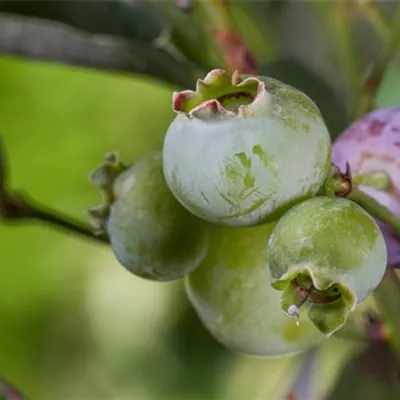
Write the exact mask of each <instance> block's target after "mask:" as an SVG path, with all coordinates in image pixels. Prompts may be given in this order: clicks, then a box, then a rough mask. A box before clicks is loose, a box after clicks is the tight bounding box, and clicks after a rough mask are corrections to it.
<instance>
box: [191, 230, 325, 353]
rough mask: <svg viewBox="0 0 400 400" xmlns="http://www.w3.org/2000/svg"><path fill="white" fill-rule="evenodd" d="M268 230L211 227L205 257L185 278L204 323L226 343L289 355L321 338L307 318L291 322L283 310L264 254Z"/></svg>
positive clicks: (235, 347)
mask: <svg viewBox="0 0 400 400" xmlns="http://www.w3.org/2000/svg"><path fill="white" fill-rule="evenodd" d="M272 228H273V225H272V224H265V225H260V226H257V227H252V228H235V229H232V228H225V227H214V228H213V229H212V230H211V232H210V246H209V249H208V252H207V255H206V257H205V259H204V260H203V261H202V263H201V265H200V266H199V267H198V268H197V269H196V270H195V271H193V272H192V273H190V274H189V275H188V276H187V277H186V278H185V283H186V291H187V294H188V297H189V299H190V302H191V303H192V305H193V307H194V309H195V310H196V312H197V314H198V316H199V318H200V319H201V321H202V322H203V324H204V326H205V327H206V328H207V329H208V330H209V331H210V333H211V334H212V335H213V336H214V337H215V338H216V339H217V340H218V341H219V342H220V343H222V344H223V345H224V346H226V347H227V348H229V349H231V350H234V351H236V352H239V353H243V354H247V355H257V356H283V355H289V354H293V353H298V352H301V351H303V350H306V349H308V348H309V347H312V346H314V345H316V344H317V343H319V342H321V341H322V340H324V338H325V335H323V334H322V333H320V332H319V331H318V329H317V328H315V326H314V325H313V324H312V322H311V321H310V320H309V319H308V317H307V316H305V315H300V317H299V319H298V320H295V319H293V318H289V317H287V316H286V315H285V314H284V313H282V311H281V308H280V292H278V291H277V290H275V289H273V288H272V287H271V285H270V281H271V275H270V273H269V270H268V262H267V255H266V253H265V243H266V241H267V240H268V237H269V235H270V233H271V231H272Z"/></svg>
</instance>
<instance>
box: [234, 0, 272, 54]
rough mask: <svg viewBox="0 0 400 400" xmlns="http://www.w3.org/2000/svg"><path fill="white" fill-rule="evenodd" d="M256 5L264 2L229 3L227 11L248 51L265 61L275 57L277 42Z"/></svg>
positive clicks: (266, 20)
mask: <svg viewBox="0 0 400 400" xmlns="http://www.w3.org/2000/svg"><path fill="white" fill-rule="evenodd" d="M257 3H265V2H254V1H230V2H228V10H229V14H230V16H231V18H232V21H233V24H234V25H235V27H236V29H237V30H238V31H239V33H240V35H241V36H242V37H243V39H244V41H245V43H246V44H247V46H248V47H249V49H250V51H251V52H252V53H253V54H254V55H255V56H256V57H257V58H258V59H259V60H263V61H266V60H270V59H272V58H274V57H275V55H276V50H277V41H276V38H275V36H274V31H273V30H272V27H271V25H270V24H269V23H268V19H267V18H266V16H265V15H264V13H260V12H259V10H258V8H257V7H258V4H257Z"/></svg>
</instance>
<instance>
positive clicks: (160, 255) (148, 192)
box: [97, 153, 208, 281]
mask: <svg viewBox="0 0 400 400" xmlns="http://www.w3.org/2000/svg"><path fill="white" fill-rule="evenodd" d="M103 168H104V167H103ZM108 169H109V168H108ZM108 169H107V171H108ZM97 175H100V174H97ZM109 175H110V174H109ZM113 179H114V180H113V182H112V185H111V186H112V193H108V196H106V197H107V198H108V199H109V200H110V199H111V200H110V202H111V204H109V205H108V206H107V207H106V208H105V210H106V212H105V213H106V215H105V216H104V220H105V222H104V224H103V226H104V229H105V231H106V233H107V234H108V236H109V239H110V243H111V247H112V250H113V251H114V253H115V256H116V257H117V259H118V260H119V261H120V263H121V264H122V265H123V266H124V267H126V268H127V269H128V270H130V271H131V272H133V273H134V274H135V275H138V276H140V277H142V278H146V279H151V280H156V281H169V280H173V279H177V278H181V277H183V276H184V275H186V274H187V273H189V272H190V271H192V270H193V269H194V268H196V267H197V266H198V265H199V263H200V261H201V260H202V258H203V257H204V255H205V252H206V249H207V246H208V227H207V226H206V223H205V222H204V221H202V220H200V219H198V218H196V217H195V216H194V215H192V214H191V213H189V212H188V211H187V210H186V209H185V208H184V207H182V206H181V204H180V203H179V202H178V201H177V200H176V199H175V198H174V196H173V195H172V194H171V192H170V190H169V189H168V186H167V185H166V183H165V179H164V175H163V171H162V159H161V154H160V153H155V154H150V155H148V156H146V157H144V158H143V159H141V160H139V161H138V162H136V163H134V164H133V165H131V166H130V167H127V168H126V169H125V170H124V171H123V172H120V173H119V174H118V175H117V177H116V178H113ZM106 181H107V180H106ZM109 186H110V185H104V184H103V187H109ZM103 209H104V208H103Z"/></svg>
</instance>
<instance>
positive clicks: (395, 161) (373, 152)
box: [332, 107, 400, 266]
mask: <svg viewBox="0 0 400 400" xmlns="http://www.w3.org/2000/svg"><path fill="white" fill-rule="evenodd" d="M332 161H333V162H334V163H335V164H336V165H337V166H338V167H339V168H341V169H342V170H344V169H345V166H346V162H348V163H349V164H350V167H351V171H352V175H353V176H354V175H357V174H362V173H371V172H381V171H383V172H385V173H386V174H387V175H388V177H389V178H390V181H391V185H390V186H389V188H388V189H387V190H379V189H375V188H373V187H371V186H366V185H360V189H361V190H362V191H364V192H365V193H367V194H369V195H370V196H371V197H373V198H374V199H375V200H377V201H378V202H379V203H381V204H382V205H384V206H386V207H387V208H389V209H390V210H391V211H392V212H393V213H394V214H395V215H396V216H397V217H400V107H390V108H385V109H380V110H375V111H372V112H371V113H369V114H366V115H365V116H363V117H362V118H360V119H359V120H357V121H356V122H354V123H353V124H352V125H350V126H349V127H348V128H347V129H346V130H345V131H344V132H343V133H342V134H341V135H340V136H339V137H338V138H337V139H336V140H335V142H334V144H333V148H332ZM379 225H380V227H381V229H382V232H383V234H384V236H385V241H386V245H387V250H388V265H389V266H393V265H396V264H400V238H399V237H398V236H396V235H395V234H394V233H393V232H392V230H391V229H390V228H389V227H387V226H386V225H384V224H383V223H381V222H379Z"/></svg>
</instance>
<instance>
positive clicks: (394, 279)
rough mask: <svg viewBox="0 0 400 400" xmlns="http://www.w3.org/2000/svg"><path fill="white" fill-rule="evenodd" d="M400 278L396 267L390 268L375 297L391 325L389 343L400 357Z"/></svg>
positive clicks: (386, 320) (386, 321)
mask: <svg viewBox="0 0 400 400" xmlns="http://www.w3.org/2000/svg"><path fill="white" fill-rule="evenodd" d="M399 294H400V279H399V276H398V275H397V272H396V271H395V270H394V269H388V270H387V271H386V275H385V277H384V278H383V280H382V282H381V283H380V285H379V286H378V287H377V288H376V289H375V291H374V298H375V300H376V303H377V305H378V308H379V311H380V315H381V316H382V317H383V319H384V321H385V323H386V324H387V326H388V327H389V338H388V341H389V344H390V346H391V347H392V349H393V350H394V351H395V352H396V354H397V357H398V358H399V359H400V301H399Z"/></svg>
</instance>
